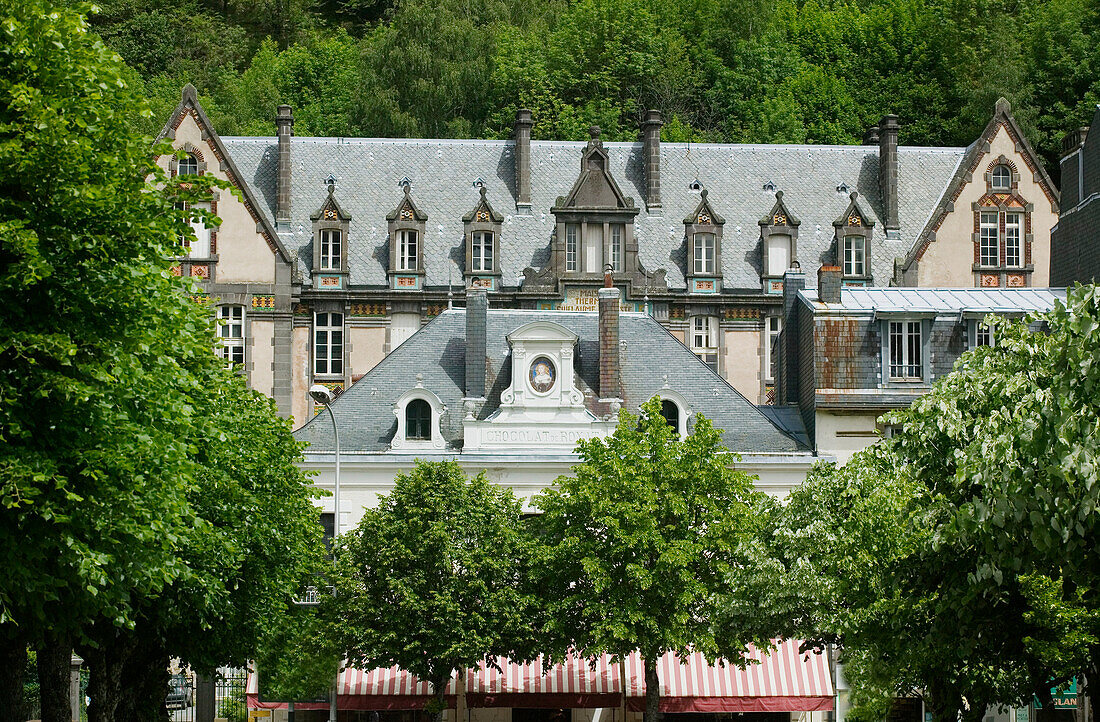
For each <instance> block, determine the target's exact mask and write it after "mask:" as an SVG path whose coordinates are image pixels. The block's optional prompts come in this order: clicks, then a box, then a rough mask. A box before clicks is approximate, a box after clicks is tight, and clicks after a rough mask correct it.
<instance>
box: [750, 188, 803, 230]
mask: <svg viewBox="0 0 1100 722" xmlns="http://www.w3.org/2000/svg"><path fill="white" fill-rule="evenodd" d="M759 223H760V225H761V226H764V227H767V226H776V227H787V228H798V227H799V226H800V225H802V221H800V220H798V218H797V217H796V216H795V215H794V214H793V213H791V212H790V211H789V210H787V204H786V203H784V202H783V191H776V193H775V205H773V206H772V209H771V210H770V211H768V215H766V216H764V217H763V218H761V219H760V221H759Z"/></svg>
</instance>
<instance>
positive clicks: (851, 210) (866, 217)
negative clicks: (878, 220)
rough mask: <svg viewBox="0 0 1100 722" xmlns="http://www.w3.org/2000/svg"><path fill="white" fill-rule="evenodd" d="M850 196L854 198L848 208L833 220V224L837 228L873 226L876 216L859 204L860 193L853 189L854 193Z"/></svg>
mask: <svg viewBox="0 0 1100 722" xmlns="http://www.w3.org/2000/svg"><path fill="white" fill-rule="evenodd" d="M848 197H849V198H851V199H852V200H851V202H850V203H848V208H847V209H846V210H845V211H844V212H843V213H841V214H840V216H838V217H837V219H836V220H835V221H833V225H834V226H836V227H837V228H840V227H849V228H873V227H874V225H875V217H874V216H872V215H870V214H869V213H867V211H865V210H863V207H862V206H861V205H860V204H859V193H858V192H856V191H852V194H851V195H850V196H848Z"/></svg>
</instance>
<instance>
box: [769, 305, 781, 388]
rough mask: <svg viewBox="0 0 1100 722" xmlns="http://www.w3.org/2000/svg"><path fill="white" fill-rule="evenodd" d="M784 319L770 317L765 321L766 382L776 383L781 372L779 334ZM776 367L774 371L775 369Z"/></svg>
mask: <svg viewBox="0 0 1100 722" xmlns="http://www.w3.org/2000/svg"><path fill="white" fill-rule="evenodd" d="M782 332H783V317H782V316H768V317H767V319H765V321H764V381H765V382H766V383H774V382H775V379H776V376H778V375H779V374H778V371H779V334H780V333H782ZM773 367H774V369H773Z"/></svg>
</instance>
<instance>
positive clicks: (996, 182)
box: [989, 163, 1012, 191]
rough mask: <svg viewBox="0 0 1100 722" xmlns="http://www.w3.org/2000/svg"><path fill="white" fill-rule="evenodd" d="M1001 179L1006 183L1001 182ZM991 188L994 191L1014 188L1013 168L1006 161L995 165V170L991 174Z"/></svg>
mask: <svg viewBox="0 0 1100 722" xmlns="http://www.w3.org/2000/svg"><path fill="white" fill-rule="evenodd" d="M1001 179H1003V180H1004V183H1003V184H1002V183H1000V181H1001ZM989 188H990V190H994V191H1010V190H1012V169H1011V168H1009V167H1008V166H1007V165H1005V164H1004V163H1001V164H1000V165H997V166H994V168H993V172H992V173H990V174H989Z"/></svg>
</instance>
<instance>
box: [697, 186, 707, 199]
mask: <svg viewBox="0 0 1100 722" xmlns="http://www.w3.org/2000/svg"><path fill="white" fill-rule="evenodd" d="M699 197H700V198H702V199H703V200H706V199H707V189H706V188H704V189H703V190H701V191H700V192H699Z"/></svg>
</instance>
